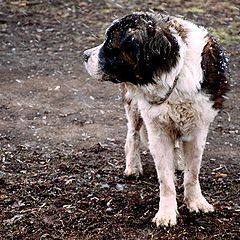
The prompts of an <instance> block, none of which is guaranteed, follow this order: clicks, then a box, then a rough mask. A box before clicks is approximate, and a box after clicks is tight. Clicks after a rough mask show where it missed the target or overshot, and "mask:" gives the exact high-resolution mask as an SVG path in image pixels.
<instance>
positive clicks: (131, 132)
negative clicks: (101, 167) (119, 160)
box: [124, 101, 143, 176]
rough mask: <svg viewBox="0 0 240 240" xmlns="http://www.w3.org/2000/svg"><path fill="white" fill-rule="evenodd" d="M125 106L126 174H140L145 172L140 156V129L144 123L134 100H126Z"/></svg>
mask: <svg viewBox="0 0 240 240" xmlns="http://www.w3.org/2000/svg"><path fill="white" fill-rule="evenodd" d="M124 108H125V111H126V116H127V121H128V123H127V127H128V130H127V139H126V143H125V155H126V169H125V171H124V174H125V175H126V176H130V175H134V176H139V175H141V174H142V173H143V169H142V163H141V158H140V151H139V148H140V129H141V127H142V125H143V120H142V118H141V116H140V112H139V110H138V107H137V104H136V103H135V102H134V101H130V102H127V101H126V102H125V103H124Z"/></svg>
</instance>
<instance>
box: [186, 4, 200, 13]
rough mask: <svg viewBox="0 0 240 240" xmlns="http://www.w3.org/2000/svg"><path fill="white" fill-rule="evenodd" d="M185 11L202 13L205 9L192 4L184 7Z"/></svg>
mask: <svg viewBox="0 0 240 240" xmlns="http://www.w3.org/2000/svg"><path fill="white" fill-rule="evenodd" d="M185 12H186V13H193V14H202V13H204V12H205V11H204V10H203V9H202V8H200V7H197V6H193V7H189V8H187V9H185Z"/></svg>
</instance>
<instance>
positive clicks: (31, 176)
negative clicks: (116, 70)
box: [0, 0, 240, 240]
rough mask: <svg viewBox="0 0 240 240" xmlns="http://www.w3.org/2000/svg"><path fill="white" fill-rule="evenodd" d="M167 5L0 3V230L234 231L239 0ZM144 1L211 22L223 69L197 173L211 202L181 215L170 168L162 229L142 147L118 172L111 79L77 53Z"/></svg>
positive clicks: (113, 233) (64, 233)
mask: <svg viewBox="0 0 240 240" xmlns="http://www.w3.org/2000/svg"><path fill="white" fill-rule="evenodd" d="M143 2H144V3H143ZM167 2H168V3H167V4H166V3H159V1H153V0H152V1H150V0H148V1H137V0H134V1H127V0H119V1H111V0H105V1H90V0H89V1H87V0H86V1H79V0H75V1H74V0H70V1H63V0H62V1H61V0H56V1H53V0H48V1H47V0H46V1H45V0H31V1H27V0H22V1H4V0H2V1H1V0H0V39H1V46H0V50H1V51H0V76H1V77H0V239H24V240H25V239H42V240H43V239H94V240H95V239H96V240H97V239H107V240H108V239H240V223H239V219H240V216H239V215H240V214H239V211H240V208H239V205H240V201H239V198H240V196H239V172H240V171H239V170H240V167H239V152H240V144H239V142H240V134H239V129H240V127H239V107H238V106H239V94H240V90H239V89H240V84H239V81H238V79H237V78H238V76H239V75H240V72H239V65H240V60H239V50H240V47H239V46H240V43H239V41H238V40H239V38H237V37H236V36H238V35H239V29H240V26H239V7H240V6H239V4H237V1H234V0H231V1H226V2H224V1H221V2H219V1H217V0H216V1H214V0H210V1H199V2H198V3H196V1H180V0H170V1H167ZM149 9H152V10H155V11H164V12H167V13H169V14H171V15H176V14H178V15H183V16H184V17H187V18H188V19H190V20H192V21H194V22H196V23H198V24H201V25H204V26H207V27H210V28H211V29H212V31H213V32H214V31H215V30H218V31H216V33H218V34H219V36H222V37H223V45H224V47H225V48H226V51H227V55H228V56H229V59H230V66H231V70H232V91H231V92H230V93H229V100H228V101H227V102H226V106H225V109H224V111H223V112H221V113H220V114H219V116H218V117H217V118H216V121H215V122H214V124H212V126H211V132H210V134H209V137H208V144H207V146H206V150H205V153H204V157H203V167H202V172H201V183H202V189H203V192H204V193H205V196H206V197H207V199H208V200H209V201H210V202H211V203H213V205H214V206H215V208H216V211H215V212H214V213H211V214H190V213H189V211H188V210H187V208H186V206H185V205H184V204H183V199H182V196H183V189H182V185H181V184H182V174H178V177H177V191H178V205H179V213H180V215H179V218H178V225H177V226H175V227H172V228H158V229H157V228H156V227H155V225H154V224H153V223H151V219H152V218H153V217H154V215H155V213H156V211H157V209H158V201H159V197H158V190H159V189H158V183H157V178H156V173H155V170H154V164H153V162H152V159H151V156H150V155H149V153H146V152H144V154H142V158H143V160H144V171H145V172H144V176H143V177H141V178H138V179H129V178H125V177H124V176H123V170H124V153H123V146H124V139H125V135H126V126H125V125H126V120H125V116H124V110H123V106H122V102H121V96H120V93H119V90H118V86H116V85H114V84H111V83H100V82H96V81H94V80H92V79H91V78H89V76H88V75H87V73H86V72H85V70H84V67H83V63H82V60H81V56H82V52H83V50H84V49H87V48H90V47H92V46H95V45H97V44H99V43H100V42H101V41H102V39H103V34H104V30H105V28H106V27H107V26H108V24H109V23H110V22H111V21H112V20H113V19H115V18H117V17H120V16H123V15H125V14H128V13H130V12H132V11H139V10H142V11H145V10H149ZM220 30H221V32H220Z"/></svg>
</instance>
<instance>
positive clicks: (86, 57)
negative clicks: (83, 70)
mask: <svg viewBox="0 0 240 240" xmlns="http://www.w3.org/2000/svg"><path fill="white" fill-rule="evenodd" d="M89 57H90V54H89V53H88V52H87V51H85V52H84V53H83V60H84V62H87V61H88V59H89Z"/></svg>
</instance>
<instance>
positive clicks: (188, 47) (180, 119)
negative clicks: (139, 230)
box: [83, 12, 229, 226]
mask: <svg viewBox="0 0 240 240" xmlns="http://www.w3.org/2000/svg"><path fill="white" fill-rule="evenodd" d="M83 58H84V62H85V63H84V64H85V67H86V69H87V71H88V73H89V74H90V75H91V76H92V77H93V78H95V79H99V80H101V81H111V82H113V83H121V89H122V92H123V95H124V107H125V110H126V116H127V120H128V123H127V126H128V131H127V138H126V144H125V154H126V169H125V175H127V176H130V175H135V176H138V175H141V174H143V169H142V164H141V159H140V153H139V148H140V142H141V140H142V141H143V142H145V144H146V145H147V146H148V147H149V150H150V152H151V155H152V156H153V159H154V162H155V167H156V170H157V175H158V180H159V184H160V202H159V210H158V212H157V213H156V215H155V217H154V218H153V222H155V223H156V225H157V226H173V225H175V224H176V223H177V215H178V210H177V201H176V190H175V184H174V174H175V169H176V168H178V167H181V166H179V165H182V167H183V171H184V201H185V203H186V205H187V207H188V208H189V210H190V212H199V211H202V212H204V213H207V212H213V211H214V207H213V206H212V205H211V204H209V203H208V202H207V200H206V199H205V198H204V196H203V194H202V192H201V188H200V184H199V171H200V165H201V160H202V155H203V151H204V147H205V142H206V138H207V134H208V130H209V125H210V123H211V122H212V121H213V120H214V118H215V116H216V115H217V113H218V112H219V110H220V109H221V108H222V105H223V102H224V99H225V98H226V93H227V91H228V90H229V71H228V60H227V58H226V57H225V55H224V51H223V48H222V47H221V46H220V45H219V43H218V42H217V41H216V39H215V38H214V37H213V36H211V35H210V34H209V33H208V31H207V30H206V29H205V28H203V27H199V26H197V25H195V24H194V23H192V22H190V21H187V20H184V19H181V18H177V17H172V16H166V15H162V14H157V13H145V12H137V13H133V14H130V15H127V16H125V17H123V18H121V19H118V20H115V21H114V22H113V23H112V24H111V25H110V27H109V28H108V29H107V31H106V38H105V40H104V42H103V43H102V44H101V45H99V46H97V47H95V48H92V49H89V50H86V51H85V52H84V54H83ZM176 150H181V153H182V156H181V159H182V164H179V161H176V158H178V157H176ZM177 152H178V151H177ZM178 159H179V158H178ZM180 163H181V162H180Z"/></svg>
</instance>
